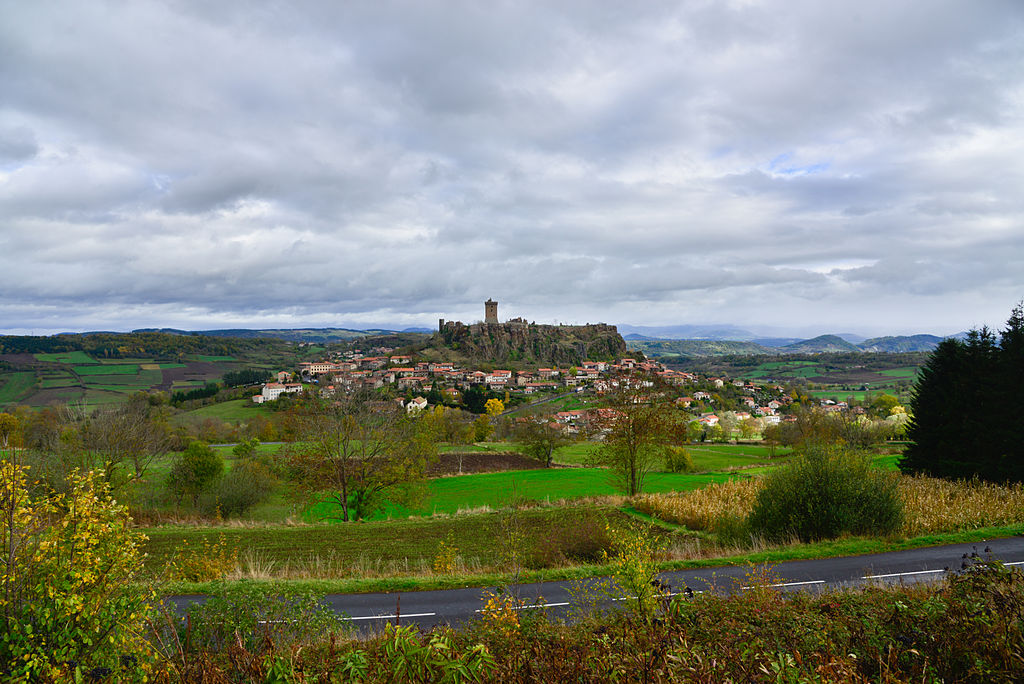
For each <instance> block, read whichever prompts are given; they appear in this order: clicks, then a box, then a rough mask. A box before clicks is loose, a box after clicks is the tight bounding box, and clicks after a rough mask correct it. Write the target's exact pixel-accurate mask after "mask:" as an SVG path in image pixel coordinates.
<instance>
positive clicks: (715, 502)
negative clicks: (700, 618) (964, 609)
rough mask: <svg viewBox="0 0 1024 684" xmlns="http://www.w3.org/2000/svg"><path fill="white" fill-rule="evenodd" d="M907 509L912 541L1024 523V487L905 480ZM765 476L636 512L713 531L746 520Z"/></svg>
mask: <svg viewBox="0 0 1024 684" xmlns="http://www.w3.org/2000/svg"><path fill="white" fill-rule="evenodd" d="M898 477H899V478H900V484H899V490H900V493H901V494H902V496H903V501H904V503H905V505H906V510H905V513H906V521H905V522H904V524H903V529H902V532H903V534H905V535H908V536H916V535H920V534H931V533H937V532H956V531H963V530H970V529H977V528H980V527H989V526H993V525H1010V524H1013V523H1020V522H1024V485H1021V484H1015V485H1010V486H1001V485H994V484H988V483H984V482H977V481H974V482H966V481H957V482H951V481H948V480H939V479H936V478H933V477H926V476H924V475H915V476H913V477H911V476H909V475H899V476H898ZM763 482H764V481H763V479H762V478H760V477H755V478H749V479H744V480H732V481H730V482H723V483H721V484H715V485H711V486H710V487H705V488H703V489H698V490H694V491H692V492H685V493H682V494H647V495H644V496H641V497H638V498H637V499H636V500H635V502H634V504H633V505H634V507H635V508H636V509H637V510H639V511H642V512H644V513H647V514H648V515H652V516H654V517H656V518H659V519H661V520H665V521H667V522H672V523H676V524H679V525H685V526H686V527H688V528H690V529H691V530H711V529H712V528H713V524H714V521H715V520H717V519H718V518H719V517H721V516H723V515H733V516H741V517H746V516H747V514H749V513H750V509H751V507H752V506H753V505H754V499H755V498H756V496H757V492H758V491H759V490H760V489H761V486H762V484H763Z"/></svg>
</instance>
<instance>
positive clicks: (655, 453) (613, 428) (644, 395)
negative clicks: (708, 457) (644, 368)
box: [595, 374, 674, 496]
mask: <svg viewBox="0 0 1024 684" xmlns="http://www.w3.org/2000/svg"><path fill="white" fill-rule="evenodd" d="M613 384H614V387H613V391H612V392H611V393H610V395H609V397H608V407H609V408H608V409H606V410H605V414H604V416H603V417H602V418H601V419H600V423H601V426H602V429H603V431H604V433H605V441H604V444H603V445H602V446H601V448H600V449H598V450H597V452H596V454H595V457H596V461H597V462H598V463H600V464H601V465H605V466H607V467H608V468H609V469H610V470H611V471H612V473H613V474H614V477H615V480H616V481H617V482H618V483H619V485H620V486H621V487H622V489H623V490H624V491H625V492H626V494H627V495H628V496H633V495H635V494H639V493H640V492H641V491H642V490H643V483H644V478H645V477H646V476H647V473H649V472H650V471H651V470H653V469H654V468H655V467H656V466H657V465H658V464H660V463H661V462H662V461H663V454H664V448H665V446H666V445H667V444H668V443H669V441H670V440H671V435H672V432H673V428H674V421H673V415H672V405H671V403H670V402H669V401H668V395H667V394H666V392H665V391H664V390H663V388H661V387H660V386H659V383H658V381H657V379H656V378H655V377H653V376H650V375H641V374H636V375H628V376H621V377H619V378H617V379H616V382H614V383H613Z"/></svg>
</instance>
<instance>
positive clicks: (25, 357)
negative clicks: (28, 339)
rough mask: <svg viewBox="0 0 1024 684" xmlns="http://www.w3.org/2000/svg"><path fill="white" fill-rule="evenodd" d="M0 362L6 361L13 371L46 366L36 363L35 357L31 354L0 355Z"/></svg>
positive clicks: (39, 362)
mask: <svg viewBox="0 0 1024 684" xmlns="http://www.w3.org/2000/svg"><path fill="white" fill-rule="evenodd" d="M0 361H6V362H7V363H9V364H11V365H12V366H13V367H14V368H15V369H22V368H35V367H36V366H42V365H46V364H43V363H42V362H41V361H37V360H36V357H34V356H32V354H0Z"/></svg>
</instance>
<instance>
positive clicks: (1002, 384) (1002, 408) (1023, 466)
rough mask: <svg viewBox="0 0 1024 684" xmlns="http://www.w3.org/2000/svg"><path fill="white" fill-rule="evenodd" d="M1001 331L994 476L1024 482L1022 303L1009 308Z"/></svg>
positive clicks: (1023, 345) (1023, 335) (1023, 337)
mask: <svg viewBox="0 0 1024 684" xmlns="http://www.w3.org/2000/svg"><path fill="white" fill-rule="evenodd" d="M1001 332H1002V336H1001V339H1000V341H999V363H998V368H997V384H996V386H995V388H994V390H995V392H994V394H995V397H996V402H997V408H996V411H995V416H994V425H993V429H994V431H995V433H996V435H997V444H998V449H999V453H1000V455H1001V457H1002V459H1001V461H1000V463H999V466H1000V468H999V469H1000V473H1001V477H999V478H998V479H1000V480H1013V481H1017V482H1024V433H1022V430H1021V421H1022V416H1021V413H1022V412H1024V399H1022V397H1024V304H1017V306H1015V307H1014V308H1013V311H1012V312H1011V313H1010V318H1009V319H1008V320H1007V321H1006V328H1005V329H1003V330H1002V331H1001Z"/></svg>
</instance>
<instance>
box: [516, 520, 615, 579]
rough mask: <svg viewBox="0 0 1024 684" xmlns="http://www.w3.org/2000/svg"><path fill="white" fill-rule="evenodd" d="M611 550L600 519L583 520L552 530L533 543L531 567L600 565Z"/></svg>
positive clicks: (605, 528) (608, 537) (610, 544)
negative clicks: (573, 564)
mask: <svg viewBox="0 0 1024 684" xmlns="http://www.w3.org/2000/svg"><path fill="white" fill-rule="evenodd" d="M611 550H612V541H611V537H610V536H609V534H608V528H607V527H606V526H605V523H604V522H603V521H602V520H599V519H596V518H583V519H581V520H579V522H577V523H576V524H574V525H572V526H571V527H569V526H567V527H555V528H552V529H551V530H549V531H548V533H547V534H546V535H544V536H542V537H541V538H540V539H539V540H538V541H537V543H536V546H535V548H534V552H533V556H532V557H531V559H530V564H531V566H532V567H534V568H552V567H557V566H559V565H568V564H570V563H600V562H602V561H603V560H604V559H605V557H606V555H607V554H608V553H609V552H610V551H611Z"/></svg>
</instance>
